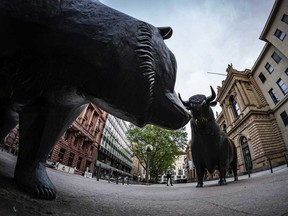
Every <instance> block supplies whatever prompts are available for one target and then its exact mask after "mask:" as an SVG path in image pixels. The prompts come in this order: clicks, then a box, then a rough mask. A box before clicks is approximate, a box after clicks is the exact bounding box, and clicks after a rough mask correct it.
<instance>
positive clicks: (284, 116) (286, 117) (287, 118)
mask: <svg viewBox="0 0 288 216" xmlns="http://www.w3.org/2000/svg"><path fill="white" fill-rule="evenodd" d="M280 117H281V119H282V121H283V124H284V126H287V125H288V114H287V113H286V111H285V110H284V111H283V112H282V113H280Z"/></svg>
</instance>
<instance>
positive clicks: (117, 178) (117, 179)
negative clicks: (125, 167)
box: [116, 173, 119, 184]
mask: <svg viewBox="0 0 288 216" xmlns="http://www.w3.org/2000/svg"><path fill="white" fill-rule="evenodd" d="M118 181H119V173H117V177H116V184H118Z"/></svg>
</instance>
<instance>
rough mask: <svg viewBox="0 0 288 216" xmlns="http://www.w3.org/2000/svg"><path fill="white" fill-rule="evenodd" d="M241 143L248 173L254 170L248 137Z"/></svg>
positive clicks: (242, 139)
mask: <svg viewBox="0 0 288 216" xmlns="http://www.w3.org/2000/svg"><path fill="white" fill-rule="evenodd" d="M240 141H241V146H242V152H243V157H244V162H245V168H246V171H248V170H252V169H253V162H252V158H251V154H250V149H249V146H248V140H247V138H246V137H244V136H242V137H241V139H240Z"/></svg>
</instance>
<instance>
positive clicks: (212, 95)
mask: <svg viewBox="0 0 288 216" xmlns="http://www.w3.org/2000/svg"><path fill="white" fill-rule="evenodd" d="M210 89H211V96H208V97H207V99H206V103H207V104H210V102H212V101H213V100H214V99H215V98H216V93H215V91H214V89H213V88H212V86H210Z"/></svg>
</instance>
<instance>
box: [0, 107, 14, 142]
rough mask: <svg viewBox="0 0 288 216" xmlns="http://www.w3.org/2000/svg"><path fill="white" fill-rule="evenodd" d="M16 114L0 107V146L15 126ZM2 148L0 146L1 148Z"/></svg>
mask: <svg viewBox="0 0 288 216" xmlns="http://www.w3.org/2000/svg"><path fill="white" fill-rule="evenodd" d="M17 123H18V113H16V112H14V111H12V110H11V109H8V108H6V107H1V106H0V145H1V144H3V145H4V143H2V142H3V141H4V139H5V137H6V136H7V134H8V133H9V132H10V131H11V130H12V129H13V128H14V127H15V126H16V125H17ZM3 147H4V146H2V148H3Z"/></svg>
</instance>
